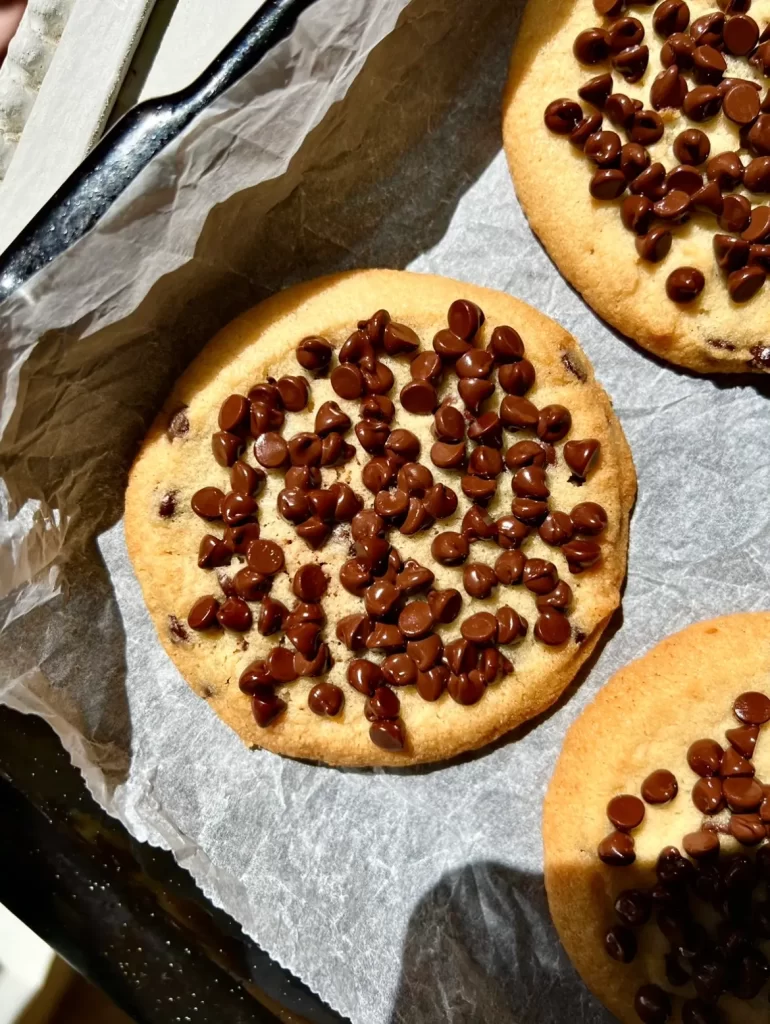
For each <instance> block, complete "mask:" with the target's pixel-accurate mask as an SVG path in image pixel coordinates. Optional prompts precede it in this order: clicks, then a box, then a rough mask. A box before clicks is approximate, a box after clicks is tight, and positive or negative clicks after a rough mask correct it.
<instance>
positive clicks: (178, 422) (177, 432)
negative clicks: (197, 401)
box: [166, 405, 190, 441]
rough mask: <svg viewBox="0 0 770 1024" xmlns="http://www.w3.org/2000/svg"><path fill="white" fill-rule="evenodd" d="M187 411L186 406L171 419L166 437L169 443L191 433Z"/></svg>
mask: <svg viewBox="0 0 770 1024" xmlns="http://www.w3.org/2000/svg"><path fill="white" fill-rule="evenodd" d="M186 409H187V406H186V405H185V406H184V407H183V408H182V409H178V410H177V411H176V412H175V413H174V415H173V416H172V417H171V418H170V420H169V424H168V429H167V430H166V436H167V437H168V439H169V441H175V440H179V439H180V438H182V437H185V436H186V435H187V434H188V433H189V432H190V421H189V420H188V419H187V413H186V411H185V410H186Z"/></svg>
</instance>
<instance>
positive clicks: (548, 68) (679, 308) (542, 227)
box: [503, 0, 770, 372]
mask: <svg viewBox="0 0 770 1024" xmlns="http://www.w3.org/2000/svg"><path fill="white" fill-rule="evenodd" d="M720 8H721V9H720ZM606 12H608V13H606ZM739 12H740V13H739ZM768 22H770V2H769V0H753V2H752V0H741V2H735V3H729V4H727V3H720V5H719V6H717V3H716V0H713V2H707V0H689V2H688V3H685V2H684V0H665V2H663V3H658V4H651V5H648V4H642V3H629V4H626V3H624V2H623V0H615V2H611V0H596V3H593V2H592V0H556V2H550V0H530V2H529V4H528V6H527V8H526V11H525V14H524V18H523V21H522V25H521V30H520V33H519V37H518V40H517V44H516V47H515V50H514V53H513V58H512V62H511V69H510V77H509V82H508V86H507V89H506V95H505V101H504V124H503V130H504V144H505V149H506V153H507V157H508V161H509V165H510V168H511V172H512V175H513V179H514V184H515V187H516V191H517V194H518V196H519V199H520V201H521V204H522V206H523V208H524V210H525V212H526V214H527V217H528V218H529V221H530V224H531V226H532V228H533V229H534V230H535V232H536V233H537V234H538V235H539V237H540V238H541V240H542V241H543V243H544V245H545V247H546V249H547V250H548V253H549V255H550V256H551V258H552V259H553V260H554V261H555V263H556V264H557V266H558V267H559V269H560V271H561V272H562V273H563V274H564V276H565V277H566V278H567V279H568V280H569V281H570V283H571V284H573V285H574V286H575V287H576V288H577V289H578V290H579V291H580V292H581V294H582V295H583V297H584V298H585V300H586V301H587V302H588V303H589V304H590V305H591V306H592V307H593V308H594V310H596V312H597V313H598V314H599V315H600V316H602V317H604V319H606V320H607V321H608V322H609V323H610V324H612V325H613V326H614V327H615V328H617V329H618V330H619V331H621V332H623V333H624V334H626V335H628V336H629V337H630V338H633V339H634V340H636V341H637V342H638V343H639V344H640V345H642V346H644V347H645V348H647V349H649V350H650V351H652V352H654V353H656V354H657V355H659V356H661V357H662V358H663V359H666V360H668V361H670V362H673V363H677V364H679V365H682V366H686V367H689V368H691V369H694V370H697V371H699V372H740V371H750V372H766V371H768V370H770V345H768V334H767V322H768V316H769V315H770V287H765V286H764V283H765V279H766V274H767V272H768V271H769V270H770V248H768V245H770V206H769V205H767V195H768V193H770V106H768V101H767V99H766V96H767V85H768V77H767V75H768V74H770V42H767V41H765V40H766V38H767V37H768V32H767V30H766V26H767V25H768Z"/></svg>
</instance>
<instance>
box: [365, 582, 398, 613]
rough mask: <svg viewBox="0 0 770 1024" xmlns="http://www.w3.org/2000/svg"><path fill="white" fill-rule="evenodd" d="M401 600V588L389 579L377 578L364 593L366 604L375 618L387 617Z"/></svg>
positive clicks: (368, 610)
mask: <svg viewBox="0 0 770 1024" xmlns="http://www.w3.org/2000/svg"><path fill="white" fill-rule="evenodd" d="M400 600H401V589H400V588H399V587H397V586H395V585H394V584H393V583H389V582H388V581H387V580H376V581H375V582H374V583H373V584H372V585H371V586H370V587H369V588H368V589H367V590H366V593H365V594H364V605H365V607H366V610H367V612H368V613H369V615H371V616H372V618H374V619H385V618H387V617H388V616H389V615H390V614H391V612H392V611H393V610H394V608H395V607H396V605H397V604H398V602H399V601H400Z"/></svg>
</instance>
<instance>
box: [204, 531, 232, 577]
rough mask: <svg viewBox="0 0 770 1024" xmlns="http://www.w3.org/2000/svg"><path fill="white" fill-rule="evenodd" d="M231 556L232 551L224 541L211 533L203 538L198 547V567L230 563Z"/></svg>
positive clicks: (205, 567) (208, 567)
mask: <svg viewBox="0 0 770 1024" xmlns="http://www.w3.org/2000/svg"><path fill="white" fill-rule="evenodd" d="M231 558H232V551H231V550H230V548H229V547H228V545H227V544H226V543H225V542H224V541H222V540H220V539H219V538H218V537H214V536H213V535H212V534H210V533H207V534H206V535H205V536H204V537H202V538H201V542H200V546H199V548H198V567H199V568H200V569H211V568H214V567H215V566H218V565H229V563H230V559H231Z"/></svg>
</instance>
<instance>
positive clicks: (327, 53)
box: [0, 0, 770, 1024]
mask: <svg viewBox="0 0 770 1024" xmlns="http://www.w3.org/2000/svg"><path fill="white" fill-rule="evenodd" d="M374 6H376V8H377V9H376V10H372V9H371V8H372V7H374ZM469 7H473V10H469V9H468V8H469ZM520 10H521V5H520V4H519V3H518V2H517V3H515V4H511V3H510V2H507V0H485V2H483V3H477V4H473V5H468V4H464V3H462V2H461V0H456V2H451V0H413V2H412V3H411V4H408V5H407V4H406V3H404V2H403V0H401V2H398V0H391V2H382V3H380V4H378V5H370V4H367V3H366V2H365V0H359V2H355V0H347V2H343V0H336V2H335V0H326V2H321V3H319V4H317V5H315V6H314V7H312V8H310V9H309V10H308V11H307V12H306V14H305V15H303V17H302V19H301V20H300V23H299V25H298V28H297V30H296V31H295V32H294V33H293V35H292V36H291V37H290V38H289V39H288V40H287V41H286V42H285V43H283V44H281V45H280V46H279V47H278V48H277V49H276V50H275V51H274V52H273V53H272V54H271V55H270V56H269V57H268V58H267V60H266V61H265V62H263V64H262V65H260V67H259V68H257V69H256V70H255V71H254V72H253V73H251V74H250V75H249V76H248V78H247V79H245V80H244V81H243V82H242V83H240V84H239V85H238V86H236V87H234V88H233V89H232V90H230V92H229V93H228V94H227V95H226V96H225V97H223V98H222V100H221V101H219V102H218V103H216V104H214V105H213V106H212V107H211V108H210V109H209V110H208V111H207V112H206V113H205V114H204V115H202V116H201V118H199V119H198V120H197V121H196V122H195V124H194V125H193V126H192V127H191V128H190V129H189V130H188V131H187V132H186V133H185V134H184V135H183V136H182V138H181V139H180V140H179V141H178V142H177V143H175V144H174V145H173V146H172V147H171V148H170V149H169V150H167V151H166V152H165V153H164V154H162V155H161V156H160V157H159V158H158V159H156V160H155V161H154V162H153V164H151V165H150V166H149V167H148V168H147V169H146V171H144V172H143V173H142V175H141V176H140V177H139V179H138V180H137V181H136V182H135V184H134V185H133V186H132V187H131V189H129V191H128V193H127V194H126V195H125V196H124V197H123V199H122V200H121V201H119V203H118V204H117V205H116V206H115V208H114V209H113V210H112V211H111V212H110V213H109V214H108V215H107V217H105V219H104V220H103V221H102V223H101V224H100V225H99V227H98V228H97V229H96V230H95V231H94V232H92V234H91V235H90V236H88V237H87V238H85V239H84V240H83V241H82V242H80V243H78V244H77V245H76V246H75V247H74V248H73V249H72V250H71V251H70V252H69V253H67V254H65V256H64V257H63V258H61V259H59V260H57V261H56V262H55V263H54V264H53V265H52V266H50V267H49V268H47V269H46V270H45V271H43V272H42V273H41V274H39V275H38V276H37V277H36V278H35V279H33V280H32V281H31V282H29V284H28V285H27V286H25V288H24V290H23V291H22V292H21V293H17V294H16V295H15V296H13V297H12V298H11V299H9V300H8V301H6V303H5V304H4V305H3V306H1V307H0V323H1V324H2V336H3V338H5V339H6V340H5V343H4V345H3V347H2V349H1V350H0V359H1V360H2V363H1V364H0V372H2V373H3V375H4V376H3V388H4V390H3V404H2V409H1V410H0V416H1V417H2V420H1V421H0V427H1V428H2V430H3V435H2V443H1V444H0V466H2V468H3V470H4V472H5V476H6V481H7V491H6V492H5V493H4V496H3V501H5V502H6V503H7V511H8V512H9V513H10V515H11V516H12V518H11V519H10V522H8V523H3V524H2V527H3V533H2V535H1V536H0V580H2V582H3V585H4V587H5V589H6V591H7V592H8V593H7V596H6V597H5V599H4V602H3V604H2V606H1V607H0V616H1V618H0V623H2V631H1V632H0V666H2V668H1V669H0V678H1V679H2V682H0V699H2V700H4V701H5V702H6V703H8V704H10V705H12V706H13V707H16V708H19V709H21V710H24V711H33V712H36V713H39V714H42V715H44V716H45V717H46V718H48V720H49V721H51V722H52V724H53V725H54V727H55V728H56V729H57V731H58V732H59V733H60V735H61V736H62V740H63V742H64V743H65V745H66V746H67V748H68V750H69V751H70V752H71V754H72V757H73V759H74V760H75V762H76V763H77V764H78V765H79V766H80V768H81V769H82V770H83V772H84V774H85V776H86V778H87V781H88V784H89V786H90V787H91V789H92V790H93V792H94V793H95V795H96V797H97V798H98V799H99V800H100V802H101V803H102V804H103V805H104V806H105V807H106V808H107V809H108V810H109V811H110V812H111V813H113V814H115V815H117V816H118V817H120V818H121V820H122V821H123V822H124V823H125V824H126V825H127V827H128V828H129V829H130V830H131V831H132V832H133V833H134V834H135V835H136V836H137V837H138V838H140V839H143V840H148V841H149V842H152V843H156V844H159V845H163V846H167V847H169V848H170V849H172V850H173V851H174V853H175V855H176V857H177V858H178V860H179V861H180V863H182V864H183V865H185V867H187V868H188V869H189V870H190V871H191V873H192V874H193V876H194V877H195V878H196V880H197V881H198V882H199V884H200V885H201V887H202V888H203V890H204V891H205V892H206V894H207V895H208V896H209V897H210V898H211V899H212V900H213V901H214V902H215V903H217V904H218V905H220V906H222V907H224V908H225V909H226V910H228V911H229V912H230V913H231V914H232V915H233V916H234V917H235V918H236V919H237V920H238V921H239V922H240V923H241V924H242V925H243V927H244V928H245V930H246V931H247V932H248V933H249V934H250V935H252V936H253V937H254V939H255V940H256V941H257V942H258V943H259V944H260V945H261V946H262V947H263V948H264V949H266V950H267V951H268V952H269V953H270V954H271V955H272V956H273V957H274V958H275V959H277V960H278V961H279V962H280V963H281V964H283V965H284V966H285V967H287V968H288V969H289V970H291V971H292V972H293V973H294V974H295V975H297V976H298V977H300V978H301V979H302V980H303V981H305V982H306V983H307V984H308V985H309V986H310V987H311V988H313V989H314V990H315V991H316V992H318V993H319V994H320V995H321V996H322V997H323V998H324V999H325V1000H326V1001H327V1002H328V1003H329V1004H330V1005H331V1006H332V1007H334V1008H335V1009H336V1010H338V1011H340V1012H341V1013H343V1014H345V1015H347V1016H349V1017H350V1018H351V1019H352V1020H353V1021H354V1022H355V1024H402V1022H403V1024H412V1022H430V1024H433V1022H434V1021H439V1020H440V1021H448V1022H451V1024H460V1022H469V1024H470V1022H474V1024H475V1022H478V1021H490V1020H495V1021H497V1022H499V1024H524V1022H531V1021H537V1022H551V1021H553V1022H554V1024H555V1022H557V1021H558V1022H561V1021H563V1018H564V1007H565V1006H569V1008H570V1009H569V1012H570V1017H571V1018H572V1019H573V1020H574V1021H575V1022H579V1024H599V1022H604V1021H607V1020H609V1019H610V1018H609V1016H608V1015H607V1014H606V1013H605V1011H603V1010H602V1008H601V1007H600V1006H599V1004H598V1003H597V1002H596V1001H595V1000H594V999H593V998H592V997H591V996H590V995H589V994H588V993H587V992H586V990H585V988H584V987H583V985H582V984H581V982H580V980H579V979H578V978H577V976H576V975H575V973H574V971H573V970H572V968H571V967H570V965H569V964H568V962H567V961H566V958H565V956H564V954H563V952H562V950H561V948H560V946H559V943H558V941H557V939H556V936H555V933H554V931H553V928H552V926H551V924H550V922H549V918H548V914H547V908H546V903H545V897H544V892H543V885H542V852H541V844H540V807H541V801H542V797H543V794H544V791H545V787H546V785H547V780H548V777H549V775H550V772H551V770H552V766H553V764H554V760H555V758H556V756H557V753H558V749H559V746H560V743H561V740H562V737H563V735H564V732H565V729H566V728H567V726H568V724H569V722H570V721H571V720H572V719H573V718H574V717H575V715H576V714H577V713H578V712H579V711H580V709H581V708H582V707H583V706H584V705H585V703H586V701H588V700H589V699H590V698H591V696H592V695H593V694H594V693H595V692H596V690H597V689H598V688H599V687H600V686H601V685H602V683H603V682H605V681H606V679H607V678H608V677H609V675H610V674H611V673H612V672H613V671H614V670H615V669H617V668H618V667H619V666H620V665H622V664H624V663H626V662H627V661H628V660H630V659H631V658H634V657H636V656H638V655H640V654H641V653H643V652H644V651H645V650H647V649H648V648H649V647H651V646H652V645H653V644H654V643H656V642H657V641H658V640H660V639H661V638H662V637H663V636H665V635H666V634H668V633H670V632H672V631H674V630H676V629H678V628H680V627H682V626H684V625H685V624H687V623H688V622H691V621H693V620H695V619H699V618H703V617H706V616H709V615H715V614H721V613H725V612H730V611H739V610H747V609H755V608H761V607H766V606H767V593H768V582H767V570H766V568H765V564H766V559H765V557H764V554H765V551H766V550H767V544H768V525H767V515H766V513H765V507H766V496H767V494H768V492H769V488H768V484H770V479H769V478H770V468H769V463H770V458H769V457H768V455H767V450H766V444H765V438H766V437H767V435H768V428H769V427H770V413H769V412H768V406H767V402H766V398H765V393H764V392H765V391H766V383H765V381H764V380H761V379H758V378H756V377H755V378H751V379H750V380H745V381H721V380H717V381H715V380H707V379H700V378H695V377H693V376H690V375H687V374H684V373H681V372H678V371H675V370H673V369H671V368H669V367H666V366H663V365H661V364H658V363H656V362H655V361H654V360H653V359H651V358H650V357H648V356H646V355H643V354H642V353H641V352H640V351H638V350H636V349H635V348H634V347H632V346H631V345H630V344H628V343H627V342H624V341H623V340H621V339H619V338H618V337H616V336H615V335H614V334H613V332H612V331H610V330H609V329H608V328H607V327H606V326H605V325H604V324H602V323H601V322H600V321H598V320H597V318H596V317H595V316H594V315H593V314H592V313H591V312H590V311H589V310H588V309H587V308H586V307H585V305H584V304H583V303H582V301H581V300H580V298H579V297H578V296H577V295H575V294H574V293H573V292H572V291H571V290H570V288H569V287H568V286H567V285H566V284H565V283H564V281H563V280H562V279H561V278H560V276H559V275H558V273H557V272H556V271H555V269H554V268H553V266H552V265H551V263H550V261H549V260H548V258H547V256H546V255H545V254H544V252H543V251H542V249H541V248H540V247H539V245H538V244H537V242H536V241H535V240H534V239H533V237H532V235H531V233H530V231H529V229H528V227H527V224H526V221H525V219H524V217H523V215H522V213H521V210H520V209H519V207H518V205H517V203H516V201H515V198H514V195H513V190H512V187H511V183H510V180H509V178H508V174H507V170H506V167H505V163H504V160H503V158H502V155H501V154H500V113H499V101H500V93H501V89H502V86H503V82H504V77H505V68H506V63H507V59H508V54H509V51H510V46H511V44H512V42H513V39H514V36H515V30H516V24H517V21H518V16H519V14H520ZM397 22H398V24H397ZM377 265H381V266H392V267H411V268H412V269H416V270H422V271H431V272H436V273H443V274H450V275H454V276H457V277H459V278H461V279H466V280H469V281H474V282H476V283H479V284H484V285H489V286H492V287H497V288H501V289H504V290H508V291H510V292H511V293H513V294H515V295H517V296H520V297H521V298H523V299H525V300H527V301H529V302H531V303H532V304H533V305H535V306H537V307H538V308H540V309H542V310H543V311H544V312H546V313H548V314H550V315H551V316H553V317H554V318H555V319H557V320H558V321H559V322H560V323H562V324H564V325H565V326H566V327H568V328H569V329H570V330H571V331H573V333H575V335H576V336H577V337H578V339H579V340H580V342H581V344H582V345H583V347H584V349H585V350H586V352H587V353H588V354H589V356H590V357H591V359H592V360H593V363H594V366H595V368H596V371H597V374H598V376H599V378H600V380H601V381H602V382H603V384H604V385H605V387H606V388H607V390H608V391H609V393H610V395H611V396H612V397H613V399H614V401H615V406H616V409H617V411H618V414H619V416H620V418H621V420H622V422H623V425H624V427H625V430H626V433H627V435H628V438H629V441H630V443H631V446H632V449H633V452H634V456H635V460H636V464H637V469H638V472H639V486H640V490H639V501H638V504H637V509H636V513H635V515H634V519H633V523H632V534H631V552H630V563H629V576H628V585H627V589H626V593H625V600H624V608H623V614H622V615H618V616H617V617H616V619H615V620H614V621H613V623H612V625H611V627H610V629H609V630H608V632H607V638H606V642H605V643H604V644H602V645H601V647H600V650H599V654H598V657H596V658H594V659H593V661H592V663H591V665H589V667H588V670H587V671H584V672H582V673H581V676H580V677H579V680H578V684H579V685H577V686H576V687H575V688H573V690H572V691H571V692H570V693H569V694H568V695H567V697H566V698H565V699H564V700H563V701H562V702H560V704H559V706H558V707H557V709H556V710H555V711H553V712H552V713H551V714H549V715H546V716H544V718H543V719H542V720H541V721H539V722H538V723H535V724H533V725H530V726H529V727H527V728H524V729H522V730H520V731H519V732H518V733H517V734H516V735H515V736H513V737H510V738H508V739H507V740H504V741H502V742H500V743H498V744H497V745H495V746H494V747H493V748H490V749H488V750H485V751H483V752H480V753H478V754H475V755H472V756H468V757H465V758H463V759H461V760H460V761H457V762H454V763H452V764H450V765H446V766H440V767H427V768H418V769H411V770H402V771H386V770H381V771H342V770H335V769H328V768H320V767H315V766H312V765H307V764H300V763H296V762H291V761H288V760H282V759H280V758H277V757H274V756H272V755H270V754H267V753H264V752H257V753H250V752H248V751H246V750H244V749H243V748H242V746H241V744H240V742H239V741H238V740H237V738H236V737H235V736H234V735H231V734H230V733H229V731H228V730H227V729H226V728H225V727H224V726H223V725H222V724H221V723H220V722H219V721H218V720H216V719H215V718H214V716H213V715H212V714H211V713H210V712H209V710H208V708H207V707H206V706H205V704H204V703H203V702H202V701H199V700H197V699H196V698H195V697H194V696H193V695H192V693H191V692H190V691H189V690H188V688H187V687H186V686H185V684H184V683H183V681H182V680H181V679H180V677H179V676H178V674H177V673H176V671H175V670H174V669H173V667H172V666H171V665H170V664H169V662H168V660H167V658H166V657H165V655H164V654H163V653H162V651H161V649H160V646H159V644H158V643H157V641H156V639H155V636H154V632H153V629H152V626H151V624H150V622H149V618H148V616H147V614H146V612H145V610H144V606H143V603H142V600H141V596H140V592H139V587H138V584H137V582H136V580H135V579H134V577H133V574H132V572H131V570H130V568H129V566H128V563H127V560H126V557H125V548H124V543H123V535H122V528H121V524H120V515H121V502H122V493H123V487H124V484H125V471H126V467H127V465H128V464H129V462H130V457H131V453H132V451H133V450H134V446H135V444H136V443H137V442H138V441H139V439H140V438H141V436H142V433H143V431H144V429H145V426H146V424H147V423H148V422H149V420H150V418H151V416H152V413H153V411H154V410H155V409H156V408H157V406H158V405H159V404H160V402H161V401H162V399H163V397H164V395H165V393H166V391H167V389H168V386H169V385H170V383H171V381H172V380H173V379H174V377H175V376H176V375H177V374H178V372H179V371H180V370H181V368H182V367H183V366H184V365H185V364H186V363H187V362H188V361H189V359H190V358H191V356H192V355H193V354H194V353H195V351H197V350H198V348H199V347H200V345H201V344H203V342H204V341H205V339H206V338H207V337H209V336H210V335H211V334H212V333H213V331H214V330H215V329H216V327H218V326H219V325H220V324H222V323H224V322H226V321H227V320H228V319H230V318H231V317H232V316H233V315H235V314H236V313H237V312H239V311H240V310H241V309H243V308H245V307H246V306H248V305H250V304H252V303H253V302H254V301H256V300H257V299H259V298H261V297H262V296H263V295H264V294H267V293H269V292H270V291H273V290H275V289H276V288H279V287H282V286H284V285H286V284H289V283H291V282H293V281H294V280H297V279H302V278H307V277H311V276H314V275H315V274H317V273H322V272H329V271H332V270H335V269H343V268H347V267H355V266H377ZM97 535H98V546H95V544H94V542H93V538H94V537H95V536H97ZM12 587H16V589H15V590H13V591H12V589H11V588H12Z"/></svg>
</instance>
